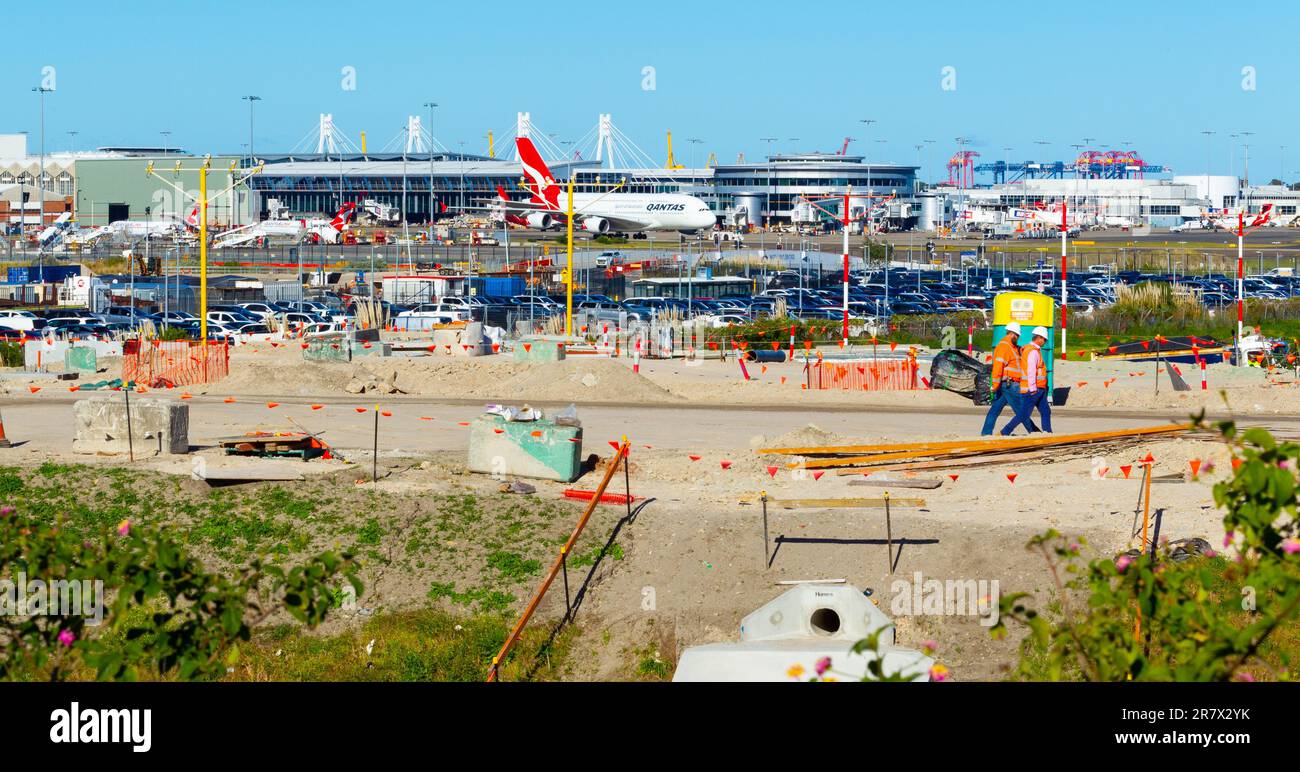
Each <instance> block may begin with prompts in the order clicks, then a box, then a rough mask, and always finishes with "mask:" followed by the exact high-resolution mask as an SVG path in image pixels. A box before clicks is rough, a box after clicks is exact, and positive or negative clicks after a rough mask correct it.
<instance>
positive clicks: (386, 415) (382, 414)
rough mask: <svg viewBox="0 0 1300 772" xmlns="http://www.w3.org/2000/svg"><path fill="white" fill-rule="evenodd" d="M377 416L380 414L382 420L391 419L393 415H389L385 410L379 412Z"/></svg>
mask: <svg viewBox="0 0 1300 772" xmlns="http://www.w3.org/2000/svg"><path fill="white" fill-rule="evenodd" d="M379 414H380V415H381V416H383V417H384V418H392V417H393V414H392V413H390V412H389V411H387V410H383V411H381V412H380V413H379Z"/></svg>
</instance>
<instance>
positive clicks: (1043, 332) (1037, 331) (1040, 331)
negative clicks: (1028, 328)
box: [1030, 324, 1051, 340]
mask: <svg viewBox="0 0 1300 772" xmlns="http://www.w3.org/2000/svg"><path fill="white" fill-rule="evenodd" d="M1030 337H1034V338H1042V339H1043V340H1047V339H1048V338H1050V337H1051V336H1050V335H1048V334H1047V328H1046V327H1044V326H1042V325H1041V324H1040V325H1039V326H1037V327H1035V328H1034V331H1033V332H1032V333H1030Z"/></svg>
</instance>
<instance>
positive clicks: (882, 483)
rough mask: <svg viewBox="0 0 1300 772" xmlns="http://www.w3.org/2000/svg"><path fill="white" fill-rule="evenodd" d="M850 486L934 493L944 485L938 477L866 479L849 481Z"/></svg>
mask: <svg viewBox="0 0 1300 772" xmlns="http://www.w3.org/2000/svg"><path fill="white" fill-rule="evenodd" d="M849 485H867V486H870V487H872V488H919V489H921V490H927V491H932V490H934V489H935V488H938V487H939V486H941V485H943V480H940V479H939V478H937V477H917V478H913V479H910V480H909V479H904V480H899V479H897V478H894V479H884V478H876V477H866V478H863V479H861V480H849Z"/></svg>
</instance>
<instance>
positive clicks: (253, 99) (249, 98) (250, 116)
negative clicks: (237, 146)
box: [240, 94, 262, 166]
mask: <svg viewBox="0 0 1300 772" xmlns="http://www.w3.org/2000/svg"><path fill="white" fill-rule="evenodd" d="M240 98H241V99H245V100H247V101H248V163H249V165H250V166H251V165H252V163H253V103H254V102H260V101H262V98H261V97H260V96H257V95H255V94H249V95H248V96H244V97H240Z"/></svg>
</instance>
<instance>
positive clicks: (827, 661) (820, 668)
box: [813, 657, 831, 676]
mask: <svg viewBox="0 0 1300 772" xmlns="http://www.w3.org/2000/svg"><path fill="white" fill-rule="evenodd" d="M830 669H831V658H830V657H822V658H821V659H819V660H817V662H816V663H815V664H814V665H813V670H816V671H817V675H819V676H822V675H826V671H827V670H830Z"/></svg>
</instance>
